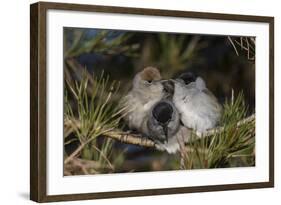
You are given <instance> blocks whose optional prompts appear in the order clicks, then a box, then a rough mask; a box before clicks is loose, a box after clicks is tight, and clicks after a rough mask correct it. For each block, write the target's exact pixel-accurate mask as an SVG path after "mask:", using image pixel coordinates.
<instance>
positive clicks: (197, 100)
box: [173, 73, 222, 132]
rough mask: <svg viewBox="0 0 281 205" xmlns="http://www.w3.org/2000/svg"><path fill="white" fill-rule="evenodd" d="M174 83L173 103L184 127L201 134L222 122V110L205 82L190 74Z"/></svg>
mask: <svg viewBox="0 0 281 205" xmlns="http://www.w3.org/2000/svg"><path fill="white" fill-rule="evenodd" d="M173 82H174V83H175V90H174V96H173V102H174V104H175V107H176V108H177V109H178V111H179V113H180V115H181V121H182V123H183V124H184V126H186V127H188V128H192V129H194V130H197V131H199V132H204V131H206V130H207V129H211V128H213V127H215V126H216V125H217V123H218V122H219V120H220V117H221V111H222V108H221V105H220V104H219V103H218V101H217V99H216V97H215V96H214V95H213V94H212V93H211V92H210V91H209V90H208V89H207V88H206V84H205V82H204V80H203V79H202V78H201V77H193V76H192V74H190V73H188V74H185V75H181V76H180V78H178V79H176V80H173Z"/></svg>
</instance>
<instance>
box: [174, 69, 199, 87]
mask: <svg viewBox="0 0 281 205" xmlns="http://www.w3.org/2000/svg"><path fill="white" fill-rule="evenodd" d="M178 78H179V79H181V80H183V81H184V83H185V84H186V85H188V84H189V83H191V82H195V81H196V78H197V75H195V74H194V73H192V72H186V73H182V74H181V75H180V76H179V77H178Z"/></svg>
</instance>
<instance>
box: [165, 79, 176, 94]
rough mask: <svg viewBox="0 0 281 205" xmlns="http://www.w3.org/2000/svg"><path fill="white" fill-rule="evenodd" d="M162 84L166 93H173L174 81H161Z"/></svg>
mask: <svg viewBox="0 0 281 205" xmlns="http://www.w3.org/2000/svg"><path fill="white" fill-rule="evenodd" d="M162 85H163V87H164V90H165V92H166V93H168V94H173V93H174V83H173V82H172V81H171V80H164V81H162Z"/></svg>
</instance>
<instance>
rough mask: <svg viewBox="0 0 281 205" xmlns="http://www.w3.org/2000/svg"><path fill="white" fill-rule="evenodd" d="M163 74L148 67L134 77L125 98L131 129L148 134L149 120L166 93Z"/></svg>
mask: <svg viewBox="0 0 281 205" xmlns="http://www.w3.org/2000/svg"><path fill="white" fill-rule="evenodd" d="M160 80H161V74H160V72H159V70H158V69H157V68H154V67H146V68H144V69H143V70H142V71H141V72H139V73H137V74H136V75H135V77H134V79H133V87H132V89H131V91H130V92H129V93H128V95H127V96H125V98H124V99H123V103H124V105H125V108H126V109H125V111H124V112H125V117H124V118H125V121H126V122H127V124H128V126H129V128H130V129H131V130H137V131H138V132H141V133H142V134H144V135H146V136H148V135H149V132H148V129H147V120H148V117H149V112H150V111H151V109H152V107H153V106H154V104H155V103H157V102H158V101H160V100H161V99H162V97H163V95H164V92H163V85H162V83H161V81H160Z"/></svg>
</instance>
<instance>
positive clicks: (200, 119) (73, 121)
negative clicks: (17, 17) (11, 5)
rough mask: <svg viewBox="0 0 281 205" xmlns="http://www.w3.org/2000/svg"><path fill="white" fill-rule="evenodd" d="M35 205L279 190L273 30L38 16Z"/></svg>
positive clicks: (175, 15)
mask: <svg viewBox="0 0 281 205" xmlns="http://www.w3.org/2000/svg"><path fill="white" fill-rule="evenodd" d="M30 14H31V15H30V22H31V24H30V33H31V34H30V40H31V41H30V42H31V47H30V48H31V50H30V53H31V54H30V61H31V73H30V75H31V87H30V89H31V90H30V92H31V104H30V117H31V140H30V143H31V144H30V149H31V150H30V160H31V166H30V175H31V177H30V192H31V194H30V198H31V199H32V200H34V201H37V202H51V201H63V200H82V199H98V198H110V197H129V196H145V195H158V194H176V193H189V192H206V191H221V190H234V189H249V188H265V187H273V186H274V67H273V66H274V18H273V17H265V16H247V15H234V14H231V15H230V14H217V13H200V12H187V11H172V10H154V9H139V8H123V7H107V6H94V5H80V4H62V3H47V2H44V3H43V2H40V3H35V4H32V5H31V12H30Z"/></svg>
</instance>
